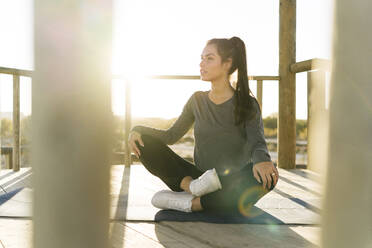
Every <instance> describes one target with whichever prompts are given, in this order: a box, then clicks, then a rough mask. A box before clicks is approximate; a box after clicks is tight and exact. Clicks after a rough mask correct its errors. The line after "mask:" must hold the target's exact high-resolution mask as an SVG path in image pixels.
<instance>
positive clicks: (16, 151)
mask: <svg viewBox="0 0 372 248" xmlns="http://www.w3.org/2000/svg"><path fill="white" fill-rule="evenodd" d="M19 102H20V97H19V75H13V164H12V166H13V171H19V169H20V138H21V137H20V107H19Z"/></svg>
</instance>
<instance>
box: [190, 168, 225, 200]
mask: <svg viewBox="0 0 372 248" xmlns="http://www.w3.org/2000/svg"><path fill="white" fill-rule="evenodd" d="M219 189H222V185H221V182H220V179H219V178H218V175H217V172H216V169H215V168H213V169H210V170H207V171H206V172H204V174H203V175H201V176H200V177H199V178H197V179H195V180H192V181H191V182H190V192H191V194H192V195H194V196H203V195H205V194H208V193H210V192H214V191H216V190H219Z"/></svg>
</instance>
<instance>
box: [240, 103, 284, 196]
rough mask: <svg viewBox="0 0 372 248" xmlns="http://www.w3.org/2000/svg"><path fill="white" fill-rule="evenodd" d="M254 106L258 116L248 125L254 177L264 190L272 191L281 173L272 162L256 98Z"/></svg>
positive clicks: (248, 122)
mask: <svg viewBox="0 0 372 248" xmlns="http://www.w3.org/2000/svg"><path fill="white" fill-rule="evenodd" d="M254 106H255V108H256V115H255V117H254V118H253V119H252V120H250V121H247V123H246V131H247V139H248V142H249V144H251V146H250V147H251V159H252V162H253V168H252V171H253V176H254V177H255V178H256V180H257V181H258V182H259V183H262V187H263V188H264V189H265V188H267V189H268V190H272V189H273V188H274V187H275V185H276V184H277V182H278V179H279V172H278V170H277V169H276V168H275V166H274V163H273V162H272V161H271V157H270V154H269V151H268V149H267V145H266V141H265V135H264V127H263V121H262V114H261V109H260V105H259V104H258V102H257V100H256V99H255V98H254Z"/></svg>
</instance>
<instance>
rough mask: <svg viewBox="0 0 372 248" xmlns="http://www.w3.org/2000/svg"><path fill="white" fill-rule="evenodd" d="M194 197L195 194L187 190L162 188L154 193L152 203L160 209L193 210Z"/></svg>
mask: <svg viewBox="0 0 372 248" xmlns="http://www.w3.org/2000/svg"><path fill="white" fill-rule="evenodd" d="M193 198H194V196H193V195H191V194H190V193H188V192H185V191H182V192H174V191H171V190H161V191H159V192H157V193H155V194H154V196H153V197H152V199H151V203H152V205H153V206H154V207H157V208H160V209H173V210H178V211H182V212H191V207H192V200H193Z"/></svg>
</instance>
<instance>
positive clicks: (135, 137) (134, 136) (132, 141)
mask: <svg viewBox="0 0 372 248" xmlns="http://www.w3.org/2000/svg"><path fill="white" fill-rule="evenodd" d="M136 141H138V143H140V145H141V146H145V145H144V144H143V141H142V139H141V134H140V133H138V132H136V131H131V132H130V133H129V141H128V143H129V148H130V150H131V151H133V152H134V154H136V156H137V158H139V156H140V155H141V152H140V150H139V149H138V147H137V145H136Z"/></svg>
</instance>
